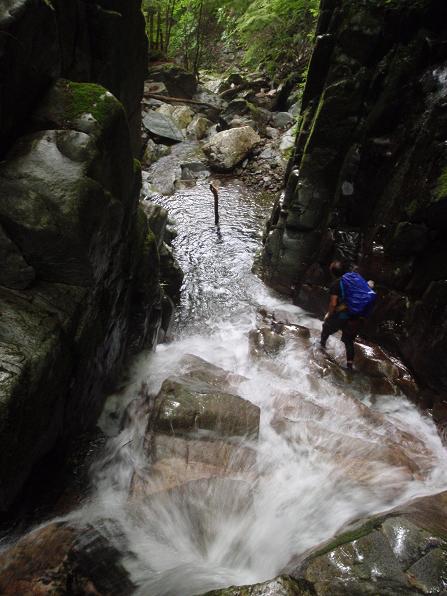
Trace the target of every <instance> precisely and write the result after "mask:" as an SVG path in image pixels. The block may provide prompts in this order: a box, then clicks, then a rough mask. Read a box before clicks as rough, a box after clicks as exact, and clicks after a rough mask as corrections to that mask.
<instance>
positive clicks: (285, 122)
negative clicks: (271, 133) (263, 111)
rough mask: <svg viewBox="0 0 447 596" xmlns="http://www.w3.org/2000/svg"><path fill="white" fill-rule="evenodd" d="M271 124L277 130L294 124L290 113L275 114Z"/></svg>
mask: <svg viewBox="0 0 447 596" xmlns="http://www.w3.org/2000/svg"><path fill="white" fill-rule="evenodd" d="M271 124H272V126H274V127H275V128H287V127H288V126H290V125H291V124H293V116H292V114H289V112H273V113H272V118H271Z"/></svg>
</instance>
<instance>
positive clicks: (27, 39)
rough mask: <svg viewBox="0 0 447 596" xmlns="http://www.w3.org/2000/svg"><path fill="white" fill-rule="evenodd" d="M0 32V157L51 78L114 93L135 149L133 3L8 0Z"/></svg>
mask: <svg viewBox="0 0 447 596" xmlns="http://www.w3.org/2000/svg"><path fill="white" fill-rule="evenodd" d="M0 30H1V31H2V40H3V45H2V57H1V59H0V79H1V80H2V84H3V85H4V88H5V89H6V90H7V91H6V92H5V93H3V94H2V97H1V99H0V111H1V113H2V114H8V118H3V119H2V122H1V124H0V139H1V140H0V156H2V157H3V156H4V155H5V153H6V151H7V150H8V148H9V147H10V146H11V144H12V143H13V141H14V140H15V139H16V138H17V133H18V131H20V132H23V128H24V126H23V125H24V122H25V121H26V120H27V118H28V117H29V115H30V114H31V113H32V111H33V110H34V108H35V107H36V105H37V103H38V102H39V101H40V99H41V98H42V97H43V95H44V94H45V93H46V92H47V90H48V88H49V87H50V86H51V85H52V84H53V82H54V81H55V80H56V79H58V78H59V77H68V78H69V79H70V80H73V81H82V82H94V83H98V84H100V85H103V86H104V87H105V88H106V89H108V90H109V91H110V92H111V93H113V94H114V95H115V96H117V97H119V99H120V100H121V101H122V103H123V105H124V107H125V110H126V114H127V118H128V122H129V124H130V131H131V142H132V148H133V151H135V153H136V152H137V151H138V150H139V146H140V136H139V135H140V130H139V128H140V123H141V110H140V102H141V96H142V92H143V79H144V74H145V71H146V68H147V39H146V36H145V22H144V17H143V14H142V12H141V3H140V2H138V0H129V1H128V2H126V3H122V2H118V1H116V0H111V1H107V2H105V1H104V0H101V1H100V2H97V3H85V2H79V1H78V0H51V2H50V1H45V0H40V1H38V2H35V1H34V0H8V2H7V3H6V4H5V3H3V5H2V8H0ZM129 63H131V64H132V68H129ZM11 64H13V65H14V68H11Z"/></svg>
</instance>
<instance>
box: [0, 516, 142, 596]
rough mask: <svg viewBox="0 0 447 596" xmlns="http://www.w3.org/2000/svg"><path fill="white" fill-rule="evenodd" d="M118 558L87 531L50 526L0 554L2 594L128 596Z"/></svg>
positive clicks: (105, 539)
mask: <svg viewBox="0 0 447 596" xmlns="http://www.w3.org/2000/svg"><path fill="white" fill-rule="evenodd" d="M121 556H122V555H121V552H120V551H119V550H118V548H117V547H116V546H114V545H113V543H112V542H111V541H110V539H109V538H108V537H107V534H102V533H100V532H99V531H98V530H96V529H94V528H93V527H91V526H87V527H84V528H76V527H72V526H70V525H68V524H65V523H52V524H49V525H48V526H44V527H42V528H39V529H37V530H34V531H33V532H31V533H29V534H27V535H26V536H24V537H23V538H21V539H20V540H19V541H18V542H17V543H16V544H15V545H14V546H12V547H10V548H8V549H6V550H5V551H3V552H2V553H1V554H0V590H1V592H2V594H5V595H11V596H12V595H13V594H23V595H25V594H42V595H43V594H80V595H82V594H85V595H87V594H110V595H116V596H118V595H120V596H121V595H125V594H132V593H133V591H134V590H135V585H134V584H133V583H132V582H131V580H130V578H129V575H128V573H127V571H126V570H125V569H124V567H123V566H122V565H121Z"/></svg>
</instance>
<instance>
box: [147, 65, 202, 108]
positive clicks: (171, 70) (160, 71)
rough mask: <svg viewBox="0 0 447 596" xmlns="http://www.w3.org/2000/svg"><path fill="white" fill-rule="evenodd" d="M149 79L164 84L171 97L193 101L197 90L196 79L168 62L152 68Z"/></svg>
mask: <svg viewBox="0 0 447 596" xmlns="http://www.w3.org/2000/svg"><path fill="white" fill-rule="evenodd" d="M149 78H150V79H151V80H152V81H157V82H162V83H164V84H165V85H166V88H167V90H168V93H169V95H170V96H171V97H184V98H186V99H191V98H192V97H193V95H194V94H195V92H196V90H197V79H196V77H195V76H194V75H193V74H192V73H190V72H188V71H187V70H185V69H184V68H181V67H180V66H178V65H176V64H172V63H168V62H166V63H163V64H157V65H156V66H151V68H150V69H149Z"/></svg>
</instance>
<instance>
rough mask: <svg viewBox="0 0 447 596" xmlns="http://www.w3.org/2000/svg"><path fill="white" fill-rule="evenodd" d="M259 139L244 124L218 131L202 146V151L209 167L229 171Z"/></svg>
mask: <svg viewBox="0 0 447 596" xmlns="http://www.w3.org/2000/svg"><path fill="white" fill-rule="evenodd" d="M259 141H260V137H259V135H257V134H256V133H255V131H254V130H253V129H252V128H250V127H249V126H244V127H242V128H233V129H231V130H224V131H222V132H218V133H217V134H215V135H214V136H213V137H211V138H210V140H209V141H208V142H207V143H206V144H205V145H204V146H203V151H204V153H205V155H206V156H207V158H208V161H209V163H210V165H211V167H213V168H214V169H216V170H222V171H229V170H232V169H233V168H234V167H235V166H236V165H237V164H238V163H240V162H241V161H243V160H244V159H245V157H246V156H247V155H248V154H249V153H250V151H251V150H252V149H253V148H254V147H255V145H256V144H257V143H258V142H259Z"/></svg>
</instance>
